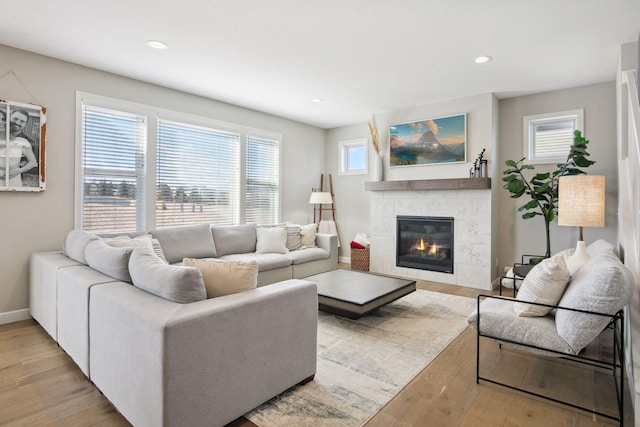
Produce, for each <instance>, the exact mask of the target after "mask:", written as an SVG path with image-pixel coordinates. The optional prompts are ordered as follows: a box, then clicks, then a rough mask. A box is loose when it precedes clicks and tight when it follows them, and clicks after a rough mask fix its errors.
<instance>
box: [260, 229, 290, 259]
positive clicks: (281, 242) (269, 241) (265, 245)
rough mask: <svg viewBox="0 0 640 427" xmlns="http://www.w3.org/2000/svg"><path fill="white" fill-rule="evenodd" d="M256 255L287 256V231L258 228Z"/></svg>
mask: <svg viewBox="0 0 640 427" xmlns="http://www.w3.org/2000/svg"><path fill="white" fill-rule="evenodd" d="M256 236H257V242H256V253H258V254H269V253H276V254H286V253H287V252H289V249H287V229H286V228H284V227H258V228H256Z"/></svg>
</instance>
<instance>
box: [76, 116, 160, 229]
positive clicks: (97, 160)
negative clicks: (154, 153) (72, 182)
mask: <svg viewBox="0 0 640 427" xmlns="http://www.w3.org/2000/svg"><path fill="white" fill-rule="evenodd" d="M146 130H147V123H146V119H145V117H142V116H139V115H135V114H128V113H125V112H121V111H114V110H108V109H103V108H97V107H91V106H87V105H84V106H83V108H82V141H83V144H82V174H81V182H82V214H81V217H82V229H83V230H89V231H97V230H99V231H104V232H109V231H135V230H136V229H138V228H139V227H140V226H142V225H143V224H144V194H145V161H144V152H145V143H146Z"/></svg>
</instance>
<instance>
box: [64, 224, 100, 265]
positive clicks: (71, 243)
mask: <svg viewBox="0 0 640 427" xmlns="http://www.w3.org/2000/svg"><path fill="white" fill-rule="evenodd" d="M98 239H100V238H99V237H98V236H96V235H95V234H91V233H87V232H86V231H82V230H71V231H70V232H68V233H67V235H66V236H65V238H64V241H63V242H62V253H63V254H65V255H66V256H68V257H69V258H71V259H72V260H75V261H78V262H81V263H82V264H85V265H87V264H88V262H87V257H86V256H85V250H86V249H87V245H88V244H89V242H91V241H92V240H98Z"/></svg>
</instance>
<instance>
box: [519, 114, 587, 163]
mask: <svg viewBox="0 0 640 427" xmlns="http://www.w3.org/2000/svg"><path fill="white" fill-rule="evenodd" d="M576 129H580V130H582V129H584V126H583V110H582V109H579V110H571V111H562V112H559V113H549V114H538V115H535V116H525V117H524V144H525V147H524V150H525V157H526V159H527V163H556V162H563V161H565V160H566V159H567V155H568V154H569V149H570V148H571V145H572V144H573V132H574V131H575V130H576Z"/></svg>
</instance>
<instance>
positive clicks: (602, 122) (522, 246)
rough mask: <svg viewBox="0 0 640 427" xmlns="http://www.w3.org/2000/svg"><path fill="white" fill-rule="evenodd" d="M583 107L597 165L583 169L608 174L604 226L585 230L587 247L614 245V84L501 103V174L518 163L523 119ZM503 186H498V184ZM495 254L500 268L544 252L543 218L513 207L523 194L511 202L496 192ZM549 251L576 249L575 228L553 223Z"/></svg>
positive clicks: (520, 202)
mask: <svg viewBox="0 0 640 427" xmlns="http://www.w3.org/2000/svg"><path fill="white" fill-rule="evenodd" d="M577 108H583V109H584V132H583V135H584V136H585V138H587V139H588V140H589V144H588V151H589V153H590V154H591V156H590V159H591V160H595V161H596V164H594V165H592V166H590V167H589V168H587V169H585V171H586V172H587V173H588V174H590V175H605V176H606V219H605V228H586V229H585V230H584V239H585V242H586V243H587V244H589V243H590V242H592V241H594V240H596V239H599V238H603V239H606V240H608V241H610V242H615V241H616V229H617V216H616V215H617V213H616V212H617V206H618V178H617V170H618V169H617V161H616V87H615V82H607V83H600V84H595V85H589V86H582V87H576V88H572V89H566V90H558V91H553V92H546V93H540V94H536V95H528V96H521V97H517V98H510V99H503V100H500V103H499V110H500V113H499V135H498V137H499V150H498V161H499V166H500V168H499V174H500V175H501V174H502V170H504V169H505V167H504V162H505V160H507V159H512V160H519V159H521V158H522V157H524V154H523V151H524V149H523V144H524V142H523V136H522V134H523V130H522V127H523V117H524V116H528V115H532V114H542V113H552V112H557V111H565V110H573V109H577ZM553 169H555V166H553V165H551V167H549V166H548V165H540V166H538V165H536V168H535V172H536V173H537V172H546V171H551V170H553ZM501 185H502V182H500V186H501ZM498 197H499V200H498V206H499V209H498V212H499V213H498V215H499V217H498V221H499V226H498V239H499V246H498V256H499V265H500V266H502V267H504V266H508V265H511V264H513V263H514V262H515V261H519V260H520V254H523V253H524V254H544V252H545V243H546V240H545V238H544V221H543V220H542V218H541V217H536V218H532V219H528V220H523V219H522V218H521V216H522V213H521V212H518V211H517V208H518V207H519V206H521V205H523V204H524V203H526V201H527V200H526V199H525V196H523V197H521V198H520V199H511V198H510V197H509V193H508V192H507V190H502V189H501V191H499V192H498ZM550 240H551V252H552V253H553V252H557V251H559V250H562V249H565V248H570V247H575V244H576V242H577V240H578V228H577V227H561V226H558V224H557V220H556V221H554V222H553V223H552V224H551V239H550Z"/></svg>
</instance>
